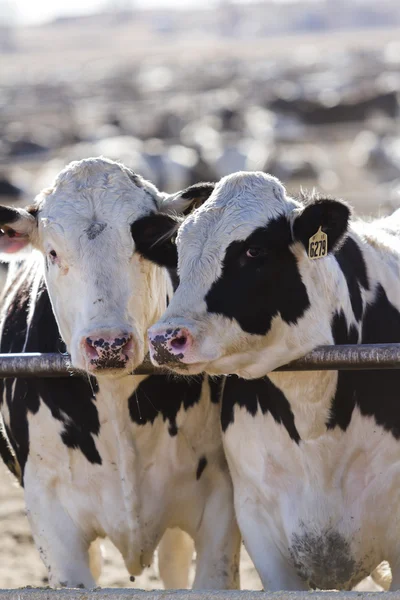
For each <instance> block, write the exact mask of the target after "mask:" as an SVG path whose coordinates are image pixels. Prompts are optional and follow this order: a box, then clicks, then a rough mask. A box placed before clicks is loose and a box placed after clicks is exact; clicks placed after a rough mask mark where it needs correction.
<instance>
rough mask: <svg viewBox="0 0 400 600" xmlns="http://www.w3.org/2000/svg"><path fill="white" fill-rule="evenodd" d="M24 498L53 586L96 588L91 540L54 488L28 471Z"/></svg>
mask: <svg viewBox="0 0 400 600" xmlns="http://www.w3.org/2000/svg"><path fill="white" fill-rule="evenodd" d="M24 483H25V501H26V508H27V515H28V519H29V522H30V525H31V528H32V534H33V539H34V541H35V544H36V547H37V549H38V550H39V553H40V556H41V558H42V560H43V562H44V564H45V565H46V567H47V570H48V577H49V584H50V585H51V586H52V587H94V586H95V580H94V578H93V576H92V573H91V571H90V564H89V543H90V540H87V539H85V537H84V534H83V531H82V530H81V529H79V528H78V527H77V526H76V524H75V523H74V521H73V520H72V519H71V517H70V516H69V515H68V513H67V512H66V511H65V510H64V508H63V507H62V505H61V503H60V501H59V499H58V497H57V495H56V493H55V490H54V489H49V487H46V486H41V485H40V483H38V482H37V481H36V482H35V481H34V477H29V470H28V469H27V470H26V471H25V478H24Z"/></svg>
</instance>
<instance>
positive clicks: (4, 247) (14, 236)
mask: <svg viewBox="0 0 400 600" xmlns="http://www.w3.org/2000/svg"><path fill="white" fill-rule="evenodd" d="M36 214H37V211H36V209H35V208H34V207H33V208H29V209H27V210H24V209H23V208H11V207H9V206H0V254H7V255H10V254H14V253H16V252H19V251H20V250H22V249H23V248H25V247H26V246H28V245H29V244H30V243H31V242H32V241H33V239H34V237H35V235H36V232H37V219H36ZM4 258H5V257H4V256H3V259H4Z"/></svg>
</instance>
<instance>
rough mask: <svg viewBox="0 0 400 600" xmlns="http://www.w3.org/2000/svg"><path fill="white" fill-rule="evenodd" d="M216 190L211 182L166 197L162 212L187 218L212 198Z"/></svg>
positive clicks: (198, 184) (161, 208)
mask: <svg viewBox="0 0 400 600" xmlns="http://www.w3.org/2000/svg"><path fill="white" fill-rule="evenodd" d="M214 188H215V183H210V182H205V183H196V184H194V185H191V186H190V187H188V188H186V189H184V190H181V191H180V192H178V193H176V194H171V195H170V196H165V197H164V200H163V202H162V204H161V207H160V210H161V211H162V212H174V213H176V214H178V215H185V216H187V215H188V214H190V213H191V212H192V211H193V210H195V209H196V208H198V207H199V206H201V205H202V204H203V203H204V202H205V201H206V200H207V199H208V198H209V197H210V196H211V194H212V193H213V191H214Z"/></svg>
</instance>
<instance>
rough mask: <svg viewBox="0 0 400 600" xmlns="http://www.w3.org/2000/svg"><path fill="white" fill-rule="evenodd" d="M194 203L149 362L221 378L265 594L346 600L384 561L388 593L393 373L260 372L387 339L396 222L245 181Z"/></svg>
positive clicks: (398, 558)
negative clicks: (355, 215)
mask: <svg viewBox="0 0 400 600" xmlns="http://www.w3.org/2000/svg"><path fill="white" fill-rule="evenodd" d="M209 193H210V194H211V195H210V197H209V199H208V200H207V201H206V202H205V203H204V204H203V205H202V206H201V207H200V208H199V209H198V210H197V211H195V212H194V213H193V214H192V215H190V216H189V217H188V219H187V221H185V223H184V224H183V225H182V227H181V228H180V230H179V234H178V237H177V245H178V250H179V276H180V285H179V287H178V289H177V291H176V295H175V296H174V298H173V300H172V302H171V304H170V305H169V307H168V309H167V311H166V312H165V315H164V317H163V318H162V319H161V320H160V321H159V322H158V323H157V324H156V325H154V326H153V327H152V328H151V329H150V333H149V337H150V347H151V353H152V360H153V361H154V363H155V364H165V365H166V366H168V367H169V368H171V369H173V370H175V371H177V372H180V373H187V374H193V373H199V372H201V371H203V370H205V371H206V372H209V373H212V374H220V373H232V374H234V375H233V376H231V377H228V378H227V379H226V383H225V386H224V391H223V402H222V414H221V424H222V430H223V437H224V446H225V450H226V455H227V459H228V463H229V466H230V470H231V474H232V477H233V482H234V494H235V508H236V514H237V518H238V522H239V526H240V529H241V532H242V534H243V537H244V540H245V544H246V546H247V549H248V551H249V553H250V555H251V557H252V559H253V561H254V563H255V565H256V568H257V570H258V572H259V574H260V576H261V578H262V581H263V583H264V586H265V587H268V588H269V589H272V590H279V589H302V588H307V587H318V588H342V589H351V588H352V587H353V586H354V585H355V584H357V582H359V581H360V580H361V579H362V578H363V577H365V576H366V575H367V574H368V573H371V571H372V570H373V569H375V568H376V567H377V565H379V563H380V562H381V561H382V560H384V559H386V560H388V561H389V563H390V565H391V568H392V574H393V581H392V587H393V588H394V589H398V588H399V586H400V564H399V563H400V548H399V541H398V540H399V518H400V513H399V507H398V490H399V486H400V467H399V464H400V463H399V456H400V446H399V437H400V409H399V384H400V372H399V371H379V370H378V371H365V372H352V371H343V372H340V373H338V372H332V371H327V372H304V373H279V372H278V373H275V372H271V371H273V369H275V368H276V367H279V366H280V365H283V364H285V363H287V362H289V361H291V360H293V359H296V358H298V357H300V356H301V355H303V354H304V353H306V352H308V351H310V350H312V349H313V348H315V347H316V346H318V345H320V344H333V343H337V344H353V343H381V342H398V341H399V340H400V212H399V211H398V212H397V213H394V214H393V215H392V216H391V217H388V218H386V219H381V220H377V221H373V222H369V223H365V222H351V221H350V220H349V218H350V210H349V208H348V207H347V206H346V205H345V204H343V203H341V202H338V201H335V200H328V199H318V198H310V199H304V201H303V202H297V201H295V200H292V199H291V198H289V197H287V195H286V193H285V189H284V188H283V186H282V185H281V184H280V183H279V181H278V180H276V179H275V178H273V177H271V176H268V175H265V174H263V173H260V172H256V173H236V174H233V175H230V176H228V177H226V178H224V179H222V180H221V181H220V182H219V183H218V184H217V185H216V187H215V189H214V190H212V186H210V189H209ZM165 218H166V219H168V217H165ZM315 234H318V237H319V238H320V241H321V243H320V244H317V246H315V243H314V240H315V238H314V236H315ZM160 252H161V249H160Z"/></svg>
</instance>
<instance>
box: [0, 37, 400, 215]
mask: <svg viewBox="0 0 400 600" xmlns="http://www.w3.org/2000/svg"><path fill="white" fill-rule="evenodd" d="M4 60H5V58H4V56H3V58H2V61H3V64H4ZM3 74H4V72H3ZM16 78H17V76H16V75H15V74H14V75H10V72H8V73H7V76H1V75H0V202H1V203H3V204H6V203H10V202H18V203H22V204H26V203H29V202H30V201H31V199H32V198H33V197H34V195H35V194H36V193H37V192H38V191H39V190H40V189H41V188H43V187H46V186H47V185H49V184H50V183H51V181H52V178H53V176H54V175H55V174H56V173H57V172H58V171H59V170H60V169H61V168H62V167H63V166H64V165H65V164H66V163H68V162H69V161H71V160H74V159H81V158H84V157H88V156H96V155H103V156H107V157H110V158H112V159H119V160H121V161H122V162H124V163H125V164H127V165H128V166H130V167H131V168H133V169H134V170H135V171H137V172H139V173H141V174H142V175H144V176H145V177H146V178H148V179H150V180H151V181H152V182H153V183H155V184H156V185H157V186H158V187H159V188H160V189H162V190H165V191H169V192H173V191H175V190H178V189H181V188H183V187H186V186H188V185H190V184H192V183H195V182H198V181H201V180H207V181H214V180H217V179H219V178H220V177H222V176H224V175H226V174H228V173H230V172H233V171H238V170H264V171H267V172H270V173H272V174H274V175H276V176H277V177H278V178H280V179H281V180H282V181H283V182H284V184H285V185H286V186H287V187H288V189H289V191H290V192H293V193H296V191H298V190H299V188H300V186H303V187H306V188H310V187H316V188H317V189H319V190H320V191H321V192H323V193H327V194H330V195H333V196H340V197H342V198H344V199H347V200H349V201H350V203H351V204H352V205H353V206H354V207H355V209H356V212H358V213H359V214H371V213H375V214H376V213H380V214H388V213H390V212H392V210H393V209H394V208H396V207H397V206H400V135H399V91H400V42H395V41H392V42H390V43H388V44H386V46H384V47H382V48H380V49H366V50H365V49H364V50H354V49H353V50H345V49H344V48H343V49H342V48H340V47H338V48H337V50H336V52H335V53H321V52H319V50H318V46H301V47H297V46H296V44H295V42H293V53H291V54H290V55H289V58H288V57H286V58H285V59H272V58H267V59H265V60H262V59H260V58H255V59H254V60H249V58H248V57H247V58H246V59H245V58H243V59H240V58H237V57H236V58H226V57H225V58H224V57H221V58H218V56H216V57H215V60H213V61H207V62H205V61H197V62H196V61H189V62H186V63H185V62H184V61H182V62H181V63H180V62H179V61H176V62H175V63H174V64H172V63H169V62H168V59H165V60H162V58H160V59H159V60H158V61H154V60H152V61H144V62H143V63H142V64H133V65H131V66H129V65H124V66H122V65H120V66H119V67H116V66H115V65H112V66H111V65H110V64H107V62H104V63H103V62H102V61H95V62H94V63H93V64H88V65H87V66H86V67H81V68H79V69H76V70H74V68H73V66H71V65H66V64H60V73H59V76H58V77H54V75H52V76H47V77H46V76H45V75H43V76H42V77H32V78H29V77H25V79H22V78H19V80H18V85H16V80H17V79H16Z"/></svg>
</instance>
